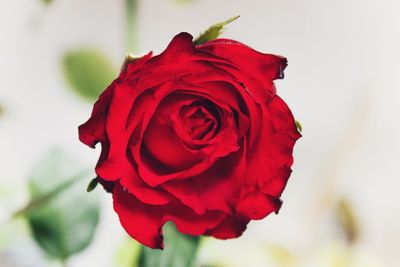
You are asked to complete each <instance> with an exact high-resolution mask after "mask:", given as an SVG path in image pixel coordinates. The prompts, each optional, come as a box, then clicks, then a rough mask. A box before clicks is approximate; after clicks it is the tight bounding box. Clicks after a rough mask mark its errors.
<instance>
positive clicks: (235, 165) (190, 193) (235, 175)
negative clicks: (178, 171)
mask: <svg viewBox="0 0 400 267" xmlns="http://www.w3.org/2000/svg"><path fill="white" fill-rule="evenodd" d="M240 145H241V147H242V148H241V150H240V151H238V152H235V153H233V154H231V155H229V156H227V157H225V158H221V159H220V160H218V161H217V162H216V163H215V164H214V165H213V166H212V167H211V168H210V169H208V170H207V171H206V172H204V173H202V174H201V175H199V176H197V177H192V178H191V179H190V180H174V181H170V182H167V183H165V184H163V185H162V187H163V188H164V189H165V190H166V191H168V192H170V193H171V194H173V195H174V196H175V197H177V198H178V199H179V200H180V201H181V202H182V203H183V204H185V205H186V206H188V207H190V208H191V209H193V210H194V211H195V212H196V213H197V214H204V213H206V211H209V210H218V211H223V212H224V213H226V214H232V213H233V212H234V207H235V206H236V204H237V202H238V200H239V196H240V187H241V186H242V184H243V183H244V179H245V176H244V175H245V172H246V165H245V164H246V159H245V155H246V153H245V151H246V147H245V145H243V143H242V144H240Z"/></svg>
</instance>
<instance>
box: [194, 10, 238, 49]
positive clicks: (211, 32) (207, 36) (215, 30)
mask: <svg viewBox="0 0 400 267" xmlns="http://www.w3.org/2000/svg"><path fill="white" fill-rule="evenodd" d="M239 17H240V16H235V17H233V18H230V19H228V20H225V21H223V22H220V23H217V24H214V25H212V26H211V27H210V28H208V29H207V30H206V31H205V32H203V33H202V34H200V36H199V37H197V38H196V39H195V40H194V43H195V44H196V45H199V44H204V43H206V42H208V41H211V40H214V39H217V38H218V37H219V36H220V35H221V34H222V32H223V29H224V27H225V26H226V25H227V24H229V23H231V22H233V21H235V20H237V19H238V18H239Z"/></svg>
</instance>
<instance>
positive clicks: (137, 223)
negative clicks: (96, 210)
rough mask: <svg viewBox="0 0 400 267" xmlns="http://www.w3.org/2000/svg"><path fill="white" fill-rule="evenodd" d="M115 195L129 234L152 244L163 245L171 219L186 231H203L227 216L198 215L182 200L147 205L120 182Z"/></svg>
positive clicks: (208, 213)
mask: <svg viewBox="0 0 400 267" xmlns="http://www.w3.org/2000/svg"><path fill="white" fill-rule="evenodd" d="M113 198H114V210H115V211H116V212H117V214H118V216H119V219H120V221H121V224H122V226H123V227H124V228H125V230H126V231H127V232H128V234H129V235H130V236H132V237H133V238H134V239H136V240H137V241H139V242H140V243H142V244H144V245H146V246H148V247H151V248H162V247H163V237H162V226H163V225H164V223H165V222H167V221H173V222H174V223H175V225H176V227H177V229H178V230H179V231H180V232H182V233H184V234H189V235H202V234H204V233H205V232H206V231H207V230H209V229H213V228H215V227H216V226H217V225H219V224H220V223H221V222H222V221H223V219H224V218H225V215H224V214H223V213H220V212H207V213H206V214H205V215H204V216H199V215H196V214H195V213H193V211H191V210H190V209H189V208H186V207H184V206H182V205H181V204H180V203H178V202H175V203H171V204H169V205H164V206H153V205H146V204H144V203H142V202H140V201H138V200H137V199H136V198H135V197H134V196H133V195H131V194H129V193H127V192H124V191H123V189H122V187H121V186H119V185H117V186H115V187H114V192H113Z"/></svg>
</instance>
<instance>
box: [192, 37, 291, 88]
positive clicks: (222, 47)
mask: <svg viewBox="0 0 400 267" xmlns="http://www.w3.org/2000/svg"><path fill="white" fill-rule="evenodd" d="M197 48H198V49H200V50H204V51H207V52H210V53H212V54H214V55H217V56H219V57H222V58H227V59H229V60H230V61H232V62H233V63H234V64H235V65H237V66H239V67H240V69H241V70H245V71H246V72H247V73H250V74H252V76H254V77H257V78H259V79H261V81H262V82H263V84H264V86H265V87H266V88H269V87H270V86H271V81H273V80H275V79H278V78H283V70H284V69H285V67H286V66H287V60H286V58H284V57H281V56H276V55H271V54H263V53H260V52H258V51H256V50H254V49H252V48H251V47H249V46H247V45H244V44H242V43H240V42H237V41H234V40H229V39H216V40H213V41H211V42H207V43H205V44H203V45H200V46H197ZM270 89H272V88H270Z"/></svg>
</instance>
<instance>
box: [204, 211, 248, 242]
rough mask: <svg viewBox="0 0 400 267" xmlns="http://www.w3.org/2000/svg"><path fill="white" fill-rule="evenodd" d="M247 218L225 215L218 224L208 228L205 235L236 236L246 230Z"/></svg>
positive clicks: (223, 237)
mask: <svg viewBox="0 0 400 267" xmlns="http://www.w3.org/2000/svg"><path fill="white" fill-rule="evenodd" d="M248 223H249V220H248V219H243V218H237V217H234V216H227V217H226V218H225V219H224V220H223V221H222V222H221V224H220V225H218V226H217V227H215V228H213V229H210V230H208V231H207V232H206V233H205V235H210V236H213V237H215V238H218V239H230V238H236V237H239V236H241V235H242V233H243V232H244V230H246V227H247V224H248Z"/></svg>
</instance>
